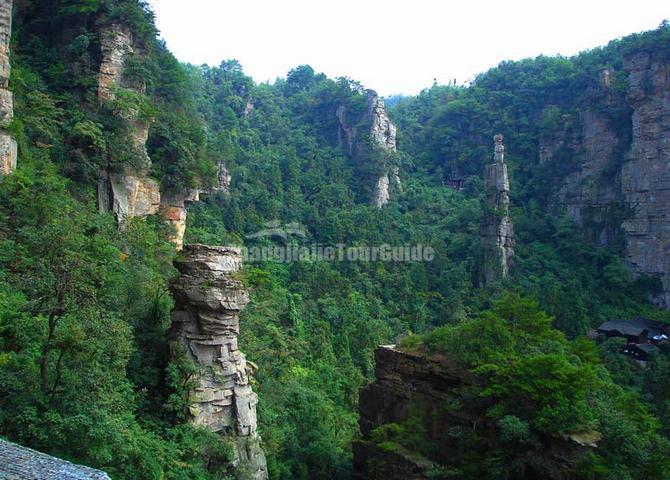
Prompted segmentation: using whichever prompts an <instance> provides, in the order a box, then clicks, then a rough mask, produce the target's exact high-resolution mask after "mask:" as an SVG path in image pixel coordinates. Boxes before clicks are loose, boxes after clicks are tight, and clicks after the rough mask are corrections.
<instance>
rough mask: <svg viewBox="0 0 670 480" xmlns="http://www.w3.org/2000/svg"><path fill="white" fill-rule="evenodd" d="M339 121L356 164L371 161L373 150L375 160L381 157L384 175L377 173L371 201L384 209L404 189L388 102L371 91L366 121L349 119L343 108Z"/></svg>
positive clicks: (343, 139)
mask: <svg viewBox="0 0 670 480" xmlns="http://www.w3.org/2000/svg"><path fill="white" fill-rule="evenodd" d="M337 119H338V123H339V130H338V140H339V143H340V146H341V147H342V148H344V150H345V151H346V152H347V155H348V156H349V157H350V158H351V159H352V160H354V162H356V163H358V164H361V163H364V162H369V161H371V158H369V157H370V155H366V150H369V149H371V150H372V152H374V153H373V157H379V160H380V163H381V164H380V165H379V166H378V167H379V168H378V169H379V170H380V171H379V172H378V173H377V175H378V176H377V180H376V182H375V184H374V188H373V192H372V198H371V201H372V204H373V205H376V206H377V207H379V208H381V207H383V206H384V205H386V204H387V203H388V202H389V200H390V199H391V193H392V191H393V190H394V189H395V190H401V189H402V184H401V182H400V168H399V166H398V165H394V164H393V161H392V160H393V155H394V154H395V153H396V152H397V148H396V127H395V125H393V123H392V122H391V119H390V118H389V116H388V114H387V113H386V107H385V105H384V100H383V99H381V98H379V96H378V95H377V93H376V92H375V91H373V90H368V91H367V111H366V113H365V115H364V118H362V119H351V118H349V114H348V112H347V109H346V108H345V107H343V106H341V107H340V108H338V110H337ZM361 125H362V128H361ZM375 160H377V158H375Z"/></svg>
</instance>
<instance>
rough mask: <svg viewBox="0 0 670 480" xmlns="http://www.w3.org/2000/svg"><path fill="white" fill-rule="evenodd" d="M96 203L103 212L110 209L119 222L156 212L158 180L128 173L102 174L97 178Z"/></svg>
mask: <svg viewBox="0 0 670 480" xmlns="http://www.w3.org/2000/svg"><path fill="white" fill-rule="evenodd" d="M98 205H99V207H100V210H101V211H103V212H108V211H112V212H114V215H116V219H117V221H118V222H119V224H121V223H122V222H124V221H125V220H127V219H130V218H134V217H146V216H147V215H153V214H155V213H158V209H159V207H160V187H159V185H158V182H156V181H155V180H153V179H151V178H149V177H146V176H136V175H132V174H130V173H112V174H110V175H107V174H103V175H101V178H100V179H99V180H98Z"/></svg>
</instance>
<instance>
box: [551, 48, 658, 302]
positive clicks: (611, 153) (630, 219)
mask: <svg viewBox="0 0 670 480" xmlns="http://www.w3.org/2000/svg"><path fill="white" fill-rule="evenodd" d="M623 73H624V74H625V75H626V76H627V79H628V86H629V88H628V93H627V95H626V96H625V97H624V96H623V95H622V94H620V93H615V92H614V91H613V87H612V78H613V75H614V73H613V72H612V71H610V70H603V71H602V72H601V73H600V76H599V79H598V82H597V85H595V86H593V87H591V88H590V90H589V91H587V92H586V93H587V99H586V103H587V104H588V106H587V107H585V108H584V109H583V110H582V112H581V113H580V114H579V116H578V118H576V120H575V121H574V128H573V129H572V131H571V132H567V131H566V132H557V135H556V138H554V139H551V140H550V141H545V142H541V144H540V160H541V161H545V162H546V161H551V160H552V158H553V156H554V155H555V154H556V152H558V151H559V150H561V149H564V150H565V153H566V158H570V159H572V160H576V164H577V169H576V170H575V171H573V172H571V173H570V174H569V175H567V176H566V177H565V178H564V179H562V182H561V183H562V186H561V188H560V190H559V191H558V194H557V195H556V203H557V204H558V205H560V206H562V207H565V208H566V210H567V213H568V214H569V215H570V216H571V217H572V218H573V219H574V220H575V221H576V222H577V223H579V224H581V225H583V226H584V227H586V228H587V230H588V231H589V232H590V234H591V236H592V237H593V238H594V240H595V241H596V242H597V243H599V244H605V243H612V242H615V241H617V240H619V239H623V243H624V245H625V261H626V264H627V265H628V267H629V269H630V270H631V271H632V272H633V273H635V274H646V275H652V276H657V277H659V278H660V280H661V282H662V286H663V288H662V292H661V293H660V294H659V295H658V296H657V297H656V298H654V299H653V300H654V301H655V302H656V303H657V304H659V305H661V306H664V307H666V308H668V307H670V225H669V224H668V218H670V211H669V208H670V207H669V205H670V170H669V169H668V167H669V165H670V59H668V56H667V52H662V51H661V52H659V51H657V52H655V53H654V54H651V53H650V52H647V51H639V52H635V53H632V54H630V55H629V56H627V57H626V58H625V60H624V64H623ZM613 111H614V112H619V115H621V117H620V118H612V116H611V114H610V113H609V112H613ZM622 112H623V113H622ZM622 124H624V125H622ZM615 127H617V128H618V129H619V131H617V130H615ZM622 128H623V130H622Z"/></svg>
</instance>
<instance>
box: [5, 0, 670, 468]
mask: <svg viewBox="0 0 670 480" xmlns="http://www.w3.org/2000/svg"><path fill="white" fill-rule="evenodd" d="M16 3H19V5H18V6H17V5H15V7H14V8H15V17H14V26H13V32H12V41H11V63H12V70H11V79H10V89H11V91H12V92H13V96H14V119H13V121H12V123H11V124H10V125H9V126H8V128H7V130H8V131H9V132H10V133H11V134H12V135H13V137H14V138H16V140H17V142H18V145H19V162H18V168H17V170H16V172H15V173H13V174H12V175H8V176H6V177H4V178H2V179H0V245H1V248H0V436H1V437H2V438H5V439H7V440H10V441H12V442H17V443H20V444H22V445H26V446H29V447H31V448H34V449H37V450H40V451H43V452H47V453H49V454H52V455H55V456H58V457H60V458H64V459H67V460H70V461H73V462H76V463H81V464H85V465H89V466H92V467H95V468H100V469H103V470H104V471H106V472H107V473H108V474H109V475H110V477H111V478H112V479H114V480H117V479H118V480H134V479H156V480H159V479H161V480H162V479H165V480H186V479H193V480H194V479H198V480H205V479H220V478H228V477H227V476H228V475H232V473H231V472H230V470H229V469H228V466H227V465H228V463H229V462H230V459H231V452H230V445H229V444H228V443H227V441H226V439H225V438H222V437H219V436H218V435H215V434H213V433H210V432H207V431H206V430H203V429H199V428H196V427H193V426H191V425H189V424H188V423H187V422H185V416H184V408H183V398H184V395H185V393H184V388H185V386H184V385H185V383H184V382H183V381H182V376H183V374H184V371H185V370H188V368H189V366H188V365H182V364H179V363H178V362H175V361H174V360H171V357H170V353H169V348H168V344H167V340H166V333H167V330H168V328H169V327H170V310H171V308H172V307H173V299H172V297H171V296H170V293H169V290H168V288H167V285H168V282H169V280H170V279H171V278H173V277H175V275H176V274H177V272H176V270H175V268H174V267H173V265H172V262H173V260H174V259H175V258H176V256H177V255H178V253H177V251H176V250H175V248H174V246H173V245H172V244H171V243H170V242H169V241H168V236H169V233H170V232H169V227H168V226H166V225H165V224H164V223H163V222H162V221H161V219H160V218H159V217H158V216H155V215H151V216H148V217H147V218H146V219H143V218H134V219H131V220H129V221H128V222H127V224H126V225H125V226H124V228H118V226H117V223H116V220H115V218H114V215H113V214H112V213H109V212H107V213H104V212H103V213H101V212H100V211H99V210H98V207H97V194H96V186H97V181H98V180H97V175H98V172H99V171H100V170H101V169H110V170H114V169H121V168H123V167H124V166H127V165H130V164H132V152H130V151H129V149H128V145H129V144H130V143H131V142H130V140H129V137H130V136H131V135H132V132H130V131H129V130H128V129H129V126H128V123H127V122H124V121H122V116H120V115H119V114H118V111H123V110H124V109H132V110H133V111H135V112H137V111H139V112H140V114H141V115H142V116H144V117H146V118H148V119H150V120H151V126H150V129H149V138H148V141H147V151H148V154H149V157H150V158H151V159H152V162H153V165H152V169H151V171H150V173H149V175H150V176H151V177H152V178H153V179H155V180H156V181H157V182H158V183H159V184H160V185H161V189H163V188H165V189H166V190H170V189H172V190H177V189H183V188H191V187H203V188H205V187H207V186H211V185H212V184H214V183H215V181H216V178H215V177H216V172H217V170H216V165H217V163H219V162H225V164H226V167H227V169H228V170H229V172H230V175H231V178H232V181H231V184H230V187H229V192H228V193H214V194H210V195H203V196H202V197H201V201H200V202H198V203H192V204H189V208H188V220H187V228H186V237H185V242H186V243H204V244H208V245H236V246H248V245H251V244H254V245H257V244H260V245H273V244H275V242H276V241H277V240H276V239H271V238H267V239H262V240H259V241H256V242H257V243H253V242H254V241H253V240H249V238H248V236H249V235H250V234H254V233H255V232H258V231H261V230H263V229H264V228H267V225H268V224H270V222H279V224H281V225H287V224H298V225H300V226H301V228H302V229H304V232H305V236H304V237H303V236H293V237H290V238H289V239H288V240H286V242H289V243H291V244H296V245H312V244H320V245H337V244H346V245H351V246H356V245H382V244H389V245H428V246H430V247H432V248H433V249H434V250H435V256H434V260H433V261H430V262H328V261H318V260H317V261H309V262H293V263H289V262H255V263H254V262H250V263H248V264H247V265H246V266H245V268H244V271H243V281H244V283H245V285H246V286H247V288H248V289H249V291H250V292H251V302H250V303H249V305H248V307H247V308H246V309H245V310H244V311H243V313H242V316H241V325H242V327H241V336H240V345H241V349H242V350H243V351H244V352H245V354H246V355H247V357H248V358H249V359H250V360H252V361H253V362H254V363H255V364H257V365H258V371H257V373H256V376H255V379H254V381H253V382H254V383H253V386H254V390H255V391H256V393H257V394H258V396H259V399H260V401H259V405H258V416H259V431H260V435H261V437H262V439H263V448H264V449H265V452H266V454H267V461H268V473H269V477H270V478H271V479H273V480H279V479H313V480H319V479H324V480H325V479H349V478H354V475H355V474H354V471H353V466H352V450H351V444H352V440H354V439H355V438H357V436H358V435H359V433H358V432H359V426H358V392H359V389H360V388H361V387H362V386H364V385H366V384H368V383H370V382H371V381H372V380H373V378H374V358H373V352H374V350H375V348H376V347H377V346H378V345H380V344H391V343H395V342H396V338H397V337H398V336H402V338H403V340H402V342H401V345H402V346H403V348H406V349H408V350H409V351H414V352H424V353H425V354H426V355H428V354H430V355H446V356H450V357H453V359H454V361H456V362H458V363H459V365H462V366H463V368H466V369H468V370H469V371H471V372H473V374H476V375H480V376H481V377H482V378H485V379H486V381H485V382H484V384H483V385H481V387H480V390H478V391H477V392H476V393H473V395H475V396H478V397H495V398H496V401H495V402H494V403H495V408H491V409H490V410H488V411H487V415H490V416H491V418H493V419H495V421H496V422H498V424H499V425H500V429H499V432H498V433H499V435H500V438H499V439H497V440H496V442H497V443H496V445H497V448H498V450H488V449H486V448H481V446H480V447H476V446H473V445H476V442H475V443H466V440H464V443H463V451H462V452H461V453H460V454H459V455H461V456H460V457H459V458H456V459H455V465H459V466H460V467H458V468H457V467H454V468H456V470H454V471H453V472H451V473H444V472H443V474H444V475H447V476H445V477H439V478H491V479H494V478H495V479H508V478H522V477H515V476H514V472H515V471H517V470H515V468H518V464H517V463H515V454H514V452H520V451H525V450H527V449H531V450H532V449H533V448H534V447H533V445H534V444H533V438H534V437H535V436H537V435H545V434H556V435H560V434H562V433H566V432H568V431H571V430H570V429H573V427H574V428H582V429H584V428H586V429H588V430H598V431H599V432H600V433H601V434H602V436H603V440H602V442H603V443H602V445H603V446H602V447H601V448H599V449H598V450H597V451H595V452H594V453H592V454H590V455H589V456H588V458H587V459H585V460H584V462H583V464H582V465H581V466H580V468H581V470H580V473H579V476H578V477H575V478H585V479H611V480H614V479H633V478H646V479H665V478H670V456H669V452H670V380H669V378H668V368H670V347H668V345H661V348H659V349H658V352H657V353H655V354H654V355H653V356H652V358H651V359H650V360H649V362H647V366H646V367H645V368H644V370H643V369H642V367H640V366H639V364H638V363H636V362H633V361H631V360H629V359H628V358H627V357H625V356H623V355H621V354H620V353H619V351H620V350H621V347H622V344H621V342H620V341H619V340H617V339H610V340H607V341H606V342H604V343H596V342H594V341H593V340H591V339H589V338H587V333H588V332H589V330H591V329H594V328H596V327H597V326H598V325H600V324H601V323H602V322H604V321H606V320H609V319H612V318H634V317H638V316H644V317H647V318H652V319H655V320H660V321H666V322H667V321H670V314H669V313H668V311H666V310H663V309H659V308H658V307H656V306H654V305H653V304H652V303H651V302H650V301H649V298H650V297H651V296H653V295H654V294H656V293H657V292H658V291H659V289H660V288H661V286H660V282H659V280H658V279H657V278H654V277H648V276H644V275H641V276H635V275H633V274H632V273H631V272H630V271H629V270H628V269H627V268H626V265H625V262H624V259H623V248H624V245H623V240H622V238H620V237H616V236H615V237H614V240H613V241H610V242H607V243H606V244H598V243H597V242H594V238H593V235H592V233H591V232H592V230H590V229H589V228H581V227H580V226H578V225H577V224H575V223H574V221H573V220H572V219H571V218H570V217H569V216H568V215H567V214H566V212H565V211H564V210H562V209H561V208H560V206H556V205H555V203H553V198H554V195H555V194H556V192H557V191H558V190H559V189H560V187H561V179H563V178H564V177H566V176H567V175H569V174H570V173H571V172H573V171H575V170H576V169H578V168H579V166H578V165H577V164H576V161H575V160H574V159H572V158H569V156H568V155H562V154H561V152H559V153H558V154H557V155H556V159H555V161H551V162H546V163H540V162H538V159H537V151H538V143H539V142H540V140H541V139H543V138H551V137H552V135H554V133H555V132H556V131H557V130H563V129H570V128H572V126H571V125H570V120H569V119H570V118H573V117H574V115H575V114H576V112H579V111H580V110H581V109H582V108H583V105H584V103H585V102H592V103H593V104H594V108H596V109H602V111H606V112H607V115H608V118H610V119H612V122H614V123H613V125H612V126H613V128H614V129H615V130H616V131H617V132H618V134H619V135H620V137H621V138H622V139H624V140H623V141H622V142H624V141H627V139H629V138H630V136H631V126H630V124H629V116H630V112H629V111H626V110H625V109H623V108H619V107H617V106H616V105H618V104H617V103H616V102H611V101H606V100H605V99H602V98H601V99H598V98H596V99H594V96H593V95H591V94H587V93H585V92H588V91H589V86H590V85H592V84H593V83H594V82H597V78H598V75H599V73H600V72H601V71H602V70H603V69H605V68H609V69H612V70H613V71H615V72H620V71H621V66H622V62H623V61H624V60H623V59H624V57H625V56H626V55H627V54H628V53H630V52H633V51H638V50H644V51H651V52H655V53H654V54H655V55H659V56H664V58H665V59H666V60H670V26H668V24H667V23H665V24H662V25H661V26H660V27H659V28H658V29H657V30H654V31H650V32H647V33H642V34H638V35H633V36H630V37H626V38H624V39H621V40H616V41H612V42H611V43H610V44H608V45H607V46H605V47H602V48H598V49H595V50H592V51H588V52H585V53H582V54H580V55H578V56H575V57H571V58H564V57H538V58H535V59H527V60H523V61H518V62H504V63H502V64H500V65H499V66H498V67H496V68H493V69H491V70H490V71H488V72H485V73H482V74H481V75H479V76H478V77H477V78H476V79H475V80H474V81H473V82H472V84H471V85H469V86H442V85H437V84H436V85H433V86H432V87H430V88H427V89H425V90H423V91H422V92H421V93H420V94H418V95H416V96H411V97H398V98H394V99H393V101H388V102H387V110H388V113H389V116H390V117H391V120H392V121H393V122H394V123H395V125H396V126H397V128H398V139H397V142H398V152H397V155H396V157H395V158H394V159H393V161H394V162H397V164H398V165H400V172H401V178H402V183H403V188H402V191H401V192H396V193H395V194H394V195H393V196H392V198H391V201H390V202H389V203H388V205H386V206H384V207H383V208H381V209H379V208H377V207H376V206H374V205H371V204H370V202H369V196H370V192H371V188H372V187H373V186H374V181H375V178H376V177H375V175H376V174H377V173H378V169H379V165H375V159H374V158H372V160H371V161H370V162H367V163H366V164H365V165H361V164H360V162H354V161H352V160H351V158H349V156H348V155H347V154H346V152H345V150H344V148H343V147H342V145H341V143H339V142H338V119H337V116H336V112H337V110H338V108H340V107H342V106H345V107H346V108H347V110H348V111H349V112H353V113H354V114H352V117H356V115H355V113H356V112H361V113H362V112H363V111H364V110H365V108H366V90H365V87H364V86H362V85H361V84H360V83H358V82H356V81H355V80H352V79H349V78H337V79H332V78H328V77H327V76H326V75H324V74H321V73H318V72H315V71H314V69H313V68H311V67H310V66H308V65H301V66H296V67H295V68H293V69H291V70H290V71H289V72H288V74H287V75H286V77H285V78H282V79H278V80H276V81H275V82H272V83H256V82H254V81H253V80H252V79H251V77H249V76H247V75H246V74H245V73H244V70H243V68H242V65H240V63H238V62H237V61H235V60H225V61H223V62H222V63H221V64H220V65H219V66H216V67H213V66H196V65H189V64H182V63H180V62H179V61H177V60H176V59H175V57H174V56H173V55H172V54H171V53H170V52H169V50H168V49H167V47H166V46H165V44H164V42H162V41H161V40H160V39H159V38H158V36H157V30H156V27H155V24H154V17H153V14H152V12H151V11H150V10H149V8H148V7H147V6H146V5H145V4H144V3H143V2H138V1H136V0H119V1H113V0H39V1H29V2H28V1H26V2H15V4H16ZM104 22H108V23H110V22H111V23H122V24H124V25H126V26H127V27H128V28H129V29H130V30H131V31H132V32H133V36H134V38H135V41H136V42H138V43H139V44H140V45H141V46H142V48H141V51H142V54H141V55H134V56H132V57H131V58H130V60H129V63H128V65H127V68H126V71H125V73H124V75H126V76H127V77H128V78H130V79H132V81H134V82H140V83H141V84H142V85H144V86H146V93H145V95H142V96H141V97H138V98H136V96H133V95H132V94H127V95H123V94H119V95H117V97H116V100H115V101H114V102H113V104H101V103H99V102H98V100H97V98H96V92H97V88H98V85H97V75H98V63H99V55H100V53H99V49H100V46H99V39H98V29H99V25H101V24H102V23H104ZM613 85H614V86H613V93H612V95H614V96H620V97H621V98H623V97H625V95H626V93H627V88H628V85H627V79H626V78H625V76H623V75H619V74H615V75H614V79H613ZM366 87H368V86H366ZM369 87H374V86H369ZM598 102H600V103H598ZM124 103H125V105H124ZM250 105H252V108H251V109H250V108H249V106H250ZM612 105H615V106H612ZM250 110H251V111H250ZM571 116H572V117H571ZM499 132H501V133H503V134H504V135H505V145H506V148H507V152H508V165H509V169H510V175H511V195H510V196H511V217H512V221H513V223H514V230H515V233H516V256H515V263H514V268H513V270H512V274H511V276H510V277H508V278H507V279H505V280H504V281H500V282H496V283H495V284H491V285H487V286H486V287H482V286H481V285H480V282H479V278H480V265H481V257H482V251H481V245H480V238H479V228H480V220H481V218H482V215H483V213H484V209H485V196H486V192H485V189H484V181H483V179H482V174H483V171H484V166H485V165H486V164H488V163H491V161H492V154H493V143H492V140H491V139H492V137H493V135H494V134H495V133H499ZM622 144H623V143H622ZM369 155H370V156H371V157H374V155H375V154H374V151H371V152H369ZM619 155H620V157H621V158H622V159H623V156H624V152H621V153H620V154H619ZM454 178H457V179H459V181H460V182H462V188H458V189H456V188H450V187H449V186H448V185H446V184H445V183H446V182H447V181H448V180H450V179H454ZM622 208H623V207H622ZM621 214H622V213H621V212H616V211H615V212H612V217H611V218H612V219H613V220H612V222H616V219H617V218H620V216H617V215H621ZM595 221H596V220H594V222H595ZM598 221H602V219H600V220H598ZM587 226H588V225H587ZM601 226H602V225H601ZM551 379H555V380H551ZM552 381H553V382H554V383H552ZM527 405H532V407H528V408H524V406H527ZM409 430H413V429H412V428H411V427H410V428H404V427H403V426H397V428H396V430H394V431H393V432H391V433H389V432H378V433H377V435H378V436H379V437H380V441H381V442H388V441H393V442H398V443H403V442H404V443H406V444H407V445H413V446H415V447H416V448H417V449H419V450H422V449H428V450H429V449H430V445H425V444H423V445H422V438H421V436H420V435H415V434H412V435H410V433H409V432H408V431H409ZM414 430H416V429H414ZM624 440H625V441H624ZM501 451H502V453H501ZM541 453H542V452H538V453H537V454H538V455H541ZM501 458H502V459H501ZM474 464H476V465H477V467H478V468H480V469H481V470H479V471H473V470H472V468H474V467H472V465H474ZM229 478H234V477H233V476H230V477H229Z"/></svg>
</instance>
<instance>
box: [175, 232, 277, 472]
mask: <svg viewBox="0 0 670 480" xmlns="http://www.w3.org/2000/svg"><path fill="white" fill-rule="evenodd" d="M175 266H176V267H177V269H178V270H179V272H180V274H181V275H180V276H179V277H178V278H176V279H175V280H174V281H173V282H172V284H171V290H172V293H173V294H174V297H175V302H176V305H175V308H174V310H173V311H172V327H171V330H170V338H171V339H172V341H173V342H172V346H173V348H172V351H173V355H174V356H177V355H186V357H187V358H188V359H189V360H191V361H192V362H193V363H194V364H195V366H196V368H197V373H196V374H195V376H194V378H193V379H194V380H195V388H194V389H193V390H192V391H191V392H190V395H189V403H190V405H189V414H190V422H191V423H192V424H194V425H197V426H201V427H204V428H207V429H209V430H211V431H213V432H216V433H220V434H221V435H223V436H226V437H229V438H230V439H231V440H232V441H233V443H234V444H235V455H236V458H235V473H236V476H237V478H238V479H240V480H265V479H267V466H266V461H265V454H264V452H263V449H262V448H261V439H260V437H259V435H258V432H257V431H256V427H257V422H256V404H257V403H258V396H257V395H256V394H255V393H254V392H253V390H252V388H251V384H250V381H249V377H250V375H251V373H252V372H253V369H254V368H255V367H254V365H253V364H252V363H251V362H247V361H246V358H245V356H244V354H243V353H242V352H240V350H239V349H238V346H237V336H238V335H239V333H240V320H239V313H240V311H242V309H243V308H244V307H245V306H246V305H247V303H249V294H248V292H247V291H246V290H245V289H244V286H243V285H242V282H240V281H239V280H238V279H236V278H235V274H236V273H237V272H239V271H240V269H241V267H242V255H241V254H240V250H239V249H237V248H232V247H214V246H207V245H186V246H184V249H183V251H182V253H181V255H180V257H179V259H178V260H176V261H175Z"/></svg>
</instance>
